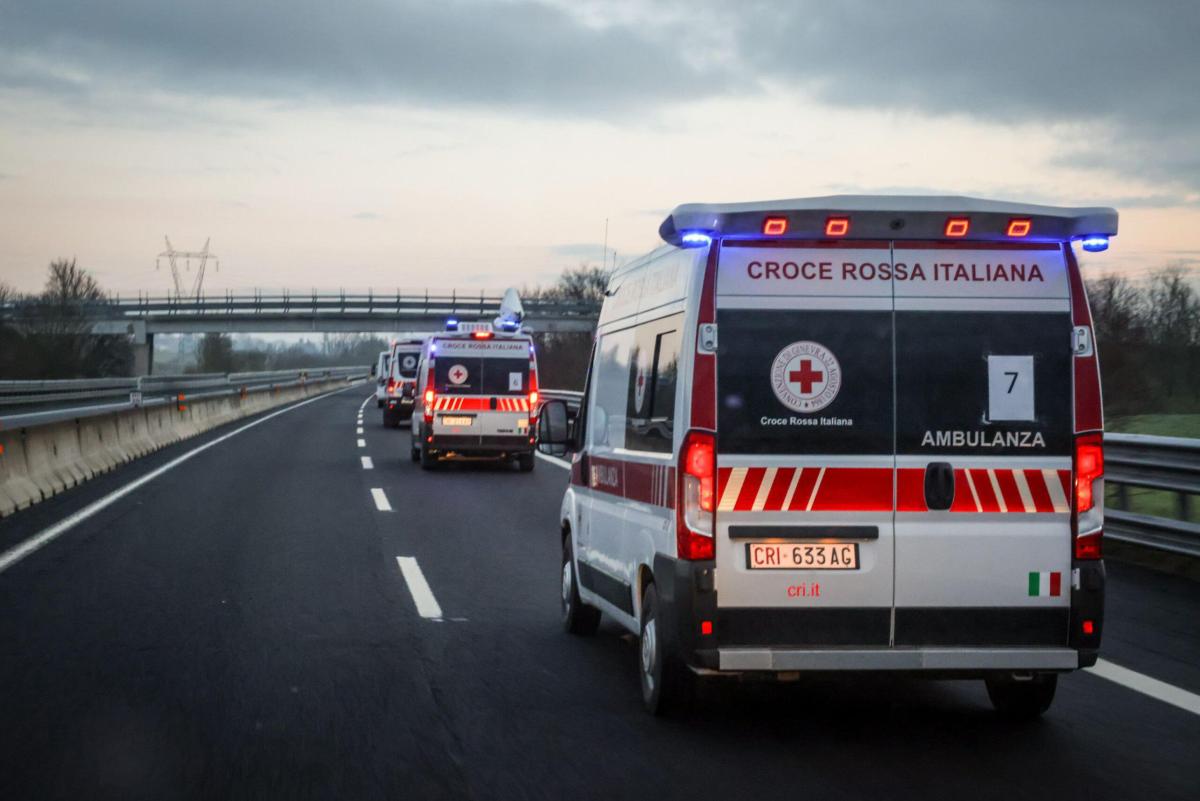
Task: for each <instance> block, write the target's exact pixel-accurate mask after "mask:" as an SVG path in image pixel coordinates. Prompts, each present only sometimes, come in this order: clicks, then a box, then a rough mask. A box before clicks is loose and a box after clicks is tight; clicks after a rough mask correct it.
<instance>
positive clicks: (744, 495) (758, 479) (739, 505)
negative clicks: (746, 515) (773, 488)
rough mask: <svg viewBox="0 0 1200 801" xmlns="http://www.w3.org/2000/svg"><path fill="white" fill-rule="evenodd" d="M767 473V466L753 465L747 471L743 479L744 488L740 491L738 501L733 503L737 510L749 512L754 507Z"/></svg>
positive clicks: (734, 508)
mask: <svg viewBox="0 0 1200 801" xmlns="http://www.w3.org/2000/svg"><path fill="white" fill-rule="evenodd" d="M766 474H767V468H765V467H751V468H750V469H749V470H747V471H746V478H745V480H743V481H742V490H741V492H739V493H738V497H737V502H736V503H734V505H733V510H734V511H735V512H749V511H750V510H751V509H753V508H754V499H755V497H757V496H758V488H759V486H761V485H762V480H763V476H765V475H766Z"/></svg>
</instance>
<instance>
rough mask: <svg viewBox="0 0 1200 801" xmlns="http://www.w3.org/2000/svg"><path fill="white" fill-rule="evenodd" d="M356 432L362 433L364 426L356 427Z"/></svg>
mask: <svg viewBox="0 0 1200 801" xmlns="http://www.w3.org/2000/svg"><path fill="white" fill-rule="evenodd" d="M354 433H355V434H361V433H362V426H359V427H358V428H356V429H354Z"/></svg>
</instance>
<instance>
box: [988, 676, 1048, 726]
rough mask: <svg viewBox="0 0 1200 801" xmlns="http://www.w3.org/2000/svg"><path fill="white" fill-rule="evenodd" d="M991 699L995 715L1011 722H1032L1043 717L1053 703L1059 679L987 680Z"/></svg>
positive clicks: (1013, 678)
mask: <svg viewBox="0 0 1200 801" xmlns="http://www.w3.org/2000/svg"><path fill="white" fill-rule="evenodd" d="M986 684H987V694H988V698H990V699H991V701H992V706H993V707H995V709H996V712H997V713H999V714H1000V715H1002V716H1003V717H1006V718H1008V719H1009V720H1033V719H1034V718H1038V717H1041V715H1042V713H1044V712H1045V711H1046V710H1047V709H1049V708H1050V704H1051V703H1052V702H1053V701H1054V691H1055V689H1056V688H1057V687H1058V676H1057V674H1054V673H1039V674H1036V675H1034V676H1033V677H1032V678H1025V679H1018V678H1016V677H1015V676H996V677H994V678H990V679H987V680H986Z"/></svg>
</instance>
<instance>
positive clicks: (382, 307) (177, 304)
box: [0, 291, 600, 375]
mask: <svg viewBox="0 0 1200 801" xmlns="http://www.w3.org/2000/svg"><path fill="white" fill-rule="evenodd" d="M502 298H503V293H489V292H486V291H483V292H479V291H472V292H459V291H451V292H449V293H438V294H431V293H429V292H415V291H414V292H403V291H396V292H392V293H383V292H375V291H367V292H365V293H357V294H348V293H346V292H320V293H319V292H308V293H303V292H288V291H282V292H278V293H267V292H262V291H253V292H249V293H246V294H232V293H226V294H223V295H201V296H199V297H194V298H187V297H180V296H173V295H168V296H162V297H151V296H137V297H125V298H122V297H120V296H114V297H111V298H106V299H105V300H103V301H97V302H94V303H87V304H83V305H82V306H81V307H80V309H81V311H82V313H83V314H84V316H85V317H86V319H88V320H90V321H91V325H92V332H93V333H96V334H125V335H129V336H131V337H132V338H133V345H134V355H135V365H134V373H135V374H136V375H145V374H148V373H149V372H150V367H151V363H150V359H151V354H152V353H153V344H154V335H155V334H208V333H223V334H233V333H239V334H251V333H253V334H265V333H309V332H315V333H325V332H329V333H332V332H372V331H395V332H400V331H434V330H441V329H442V328H443V326H444V324H445V321H446V319H447V318H449V317H458V318H462V319H480V318H483V319H490V318H492V317H494V316H495V315H496V313H497V312H498V311H499V309H500V302H501V300H502ZM521 302H522V304H523V306H524V308H525V322H526V324H527V325H529V327H530V328H532V329H533V330H535V331H542V332H565V331H591V330H592V329H593V328H595V325H596V318H597V317H598V316H599V313H600V307H599V305H598V304H596V303H589V302H581V301H570V300H551V299H546V298H529V299H524V298H523V299H522V301H521ZM29 313H31V307H30V306H28V305H27V304H26V303H24V302H22V301H15V302H10V303H8V304H5V305H3V306H0V318H2V319H9V320H20V319H21V318H22V317H23V316H24V315H26V314H29Z"/></svg>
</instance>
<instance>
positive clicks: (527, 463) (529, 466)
mask: <svg viewBox="0 0 1200 801" xmlns="http://www.w3.org/2000/svg"><path fill="white" fill-rule="evenodd" d="M536 461H537V460H536V459H534V456H533V451H530V452H529V453H522V454H519V455H518V456H517V467H519V468H520V469H521V472H522V473H532V472H533V465H534V463H535V462H536Z"/></svg>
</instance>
